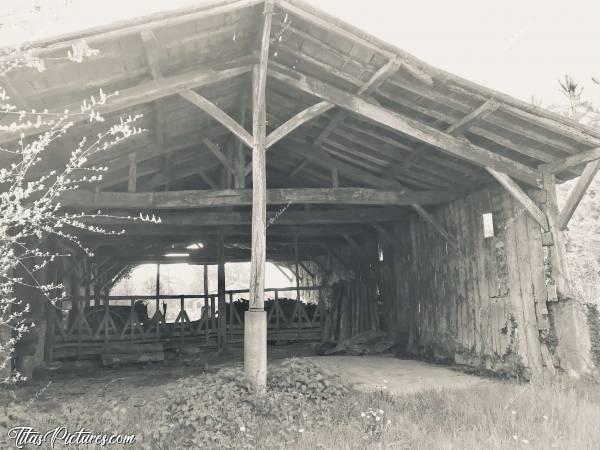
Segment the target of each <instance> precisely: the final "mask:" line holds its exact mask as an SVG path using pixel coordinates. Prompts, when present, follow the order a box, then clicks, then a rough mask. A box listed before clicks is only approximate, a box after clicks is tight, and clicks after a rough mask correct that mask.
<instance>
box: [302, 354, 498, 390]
mask: <svg viewBox="0 0 600 450" xmlns="http://www.w3.org/2000/svg"><path fill="white" fill-rule="evenodd" d="M310 359H311V360H313V361H315V362H316V363H318V364H319V365H321V367H323V368H324V369H327V370H329V371H331V372H335V373H337V374H338V375H339V376H340V377H341V378H342V379H343V380H345V381H347V382H348V383H350V384H351V385H353V386H354V388H355V389H357V390H360V391H366V392H372V391H381V390H384V391H387V392H390V393H392V394H409V393H414V392H419V391H426V390H431V389H464V388H469V387H473V386H476V385H480V384H484V383H487V382H488V381H487V380H486V379H484V378H480V377H478V376H475V375H468V374H465V373H462V372H458V371H456V370H452V369H450V368H448V367H443V366H437V365H434V364H428V363H425V362H421V361H414V360H410V359H398V358H396V357H394V356H392V355H389V356H388V355H383V356H381V355H379V356H315V357H311V358H310Z"/></svg>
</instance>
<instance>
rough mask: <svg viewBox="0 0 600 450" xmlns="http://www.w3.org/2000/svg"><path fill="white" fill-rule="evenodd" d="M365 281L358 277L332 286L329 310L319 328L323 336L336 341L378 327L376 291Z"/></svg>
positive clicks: (325, 338) (327, 339)
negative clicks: (326, 317) (321, 328)
mask: <svg viewBox="0 0 600 450" xmlns="http://www.w3.org/2000/svg"><path fill="white" fill-rule="evenodd" d="M366 281H367V280H364V279H361V278H358V279H354V280H345V281H342V282H339V283H336V284H334V285H333V286H332V289H331V297H332V298H331V311H329V320H327V321H326V323H325V329H324V330H323V335H324V340H326V341H336V342H339V341H341V340H344V339H347V338H349V337H352V336H355V335H357V334H360V333H362V332H364V331H369V330H377V329H378V317H377V292H376V288H374V286H372V285H371V283H368V282H366Z"/></svg>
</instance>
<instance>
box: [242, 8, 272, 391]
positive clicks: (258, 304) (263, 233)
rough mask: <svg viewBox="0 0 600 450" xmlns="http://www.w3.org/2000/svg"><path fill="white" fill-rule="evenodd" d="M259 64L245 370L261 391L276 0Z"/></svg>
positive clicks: (263, 382)
mask: <svg viewBox="0 0 600 450" xmlns="http://www.w3.org/2000/svg"><path fill="white" fill-rule="evenodd" d="M264 16H265V20H264V26H263V30H262V37H261V42H260V56H259V63H258V65H257V66H255V67H254V70H253V71H252V94H253V95H252V135H253V138H254V145H253V147H252V259H251V263H250V308H249V310H248V311H247V312H246V315H245V317H246V320H245V324H244V325H245V326H244V369H245V371H246V376H247V377H248V380H249V381H250V383H251V384H252V385H253V386H254V387H255V388H256V390H257V391H259V392H264V391H265V389H266V385H267V315H266V312H265V308H264V295H265V263H266V250H267V242H266V241H267V170H266V154H265V150H266V141H267V130H266V127H267V123H266V121H267V114H266V107H267V105H266V84H267V64H268V59H269V44H270V35H271V20H272V16H273V0H266V1H265V10H264Z"/></svg>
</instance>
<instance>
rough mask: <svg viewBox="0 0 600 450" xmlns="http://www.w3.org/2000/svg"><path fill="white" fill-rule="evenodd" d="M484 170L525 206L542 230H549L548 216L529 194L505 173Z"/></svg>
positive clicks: (488, 168)
mask: <svg viewBox="0 0 600 450" xmlns="http://www.w3.org/2000/svg"><path fill="white" fill-rule="evenodd" d="M486 170H487V171H488V172H489V173H490V175H492V176H493V177H494V178H495V179H496V180H498V183H500V184H501V185H502V186H503V187H504V189H506V190H507V191H508V193H509V194H510V195H511V196H512V197H513V198H514V199H515V200H517V201H518V202H519V203H520V204H521V205H522V206H523V207H524V208H525V210H526V211H527V212H528V213H529V215H531V217H533V218H534V219H535V221H536V222H537V223H539V224H540V226H541V227H542V228H543V229H544V230H546V231H548V230H549V225H548V218H547V217H546V214H544V213H543V211H542V210H541V209H540V208H538V206H537V205H536V204H535V203H534V201H533V200H531V199H530V198H529V196H528V195H527V194H526V193H525V191H523V189H521V187H520V186H519V185H518V184H517V183H515V182H514V181H513V180H512V179H511V178H510V177H509V176H508V175H506V174H505V173H501V172H498V171H496V170H494V169H492V168H490V167H486Z"/></svg>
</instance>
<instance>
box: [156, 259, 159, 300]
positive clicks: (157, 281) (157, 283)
mask: <svg viewBox="0 0 600 450" xmlns="http://www.w3.org/2000/svg"><path fill="white" fill-rule="evenodd" d="M159 300H160V264H157V265H156V301H157V302H158V301H159ZM157 311H158V310H157Z"/></svg>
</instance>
